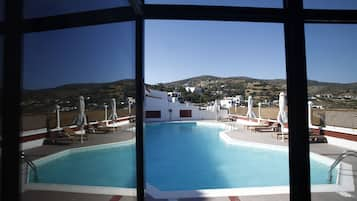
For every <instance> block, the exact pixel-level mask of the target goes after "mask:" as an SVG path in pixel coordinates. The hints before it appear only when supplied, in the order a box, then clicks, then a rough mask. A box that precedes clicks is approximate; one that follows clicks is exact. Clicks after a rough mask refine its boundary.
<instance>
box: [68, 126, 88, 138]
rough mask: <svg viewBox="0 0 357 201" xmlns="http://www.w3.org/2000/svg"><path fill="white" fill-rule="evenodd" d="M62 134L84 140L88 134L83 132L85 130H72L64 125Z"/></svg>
mask: <svg viewBox="0 0 357 201" xmlns="http://www.w3.org/2000/svg"><path fill="white" fill-rule="evenodd" d="M63 134H64V135H67V136H68V137H69V136H72V137H75V138H78V139H80V140H81V141H82V140H83V139H84V140H88V134H87V133H86V132H85V130H83V131H82V130H80V131H73V130H72V129H71V128H68V127H65V128H63Z"/></svg>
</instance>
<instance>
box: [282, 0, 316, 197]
mask: <svg viewBox="0 0 357 201" xmlns="http://www.w3.org/2000/svg"><path fill="white" fill-rule="evenodd" d="M284 8H285V9H286V10H287V12H288V20H287V22H286V23H285V25H284V31H285V52H286V70H287V93H288V109H289V113H288V118H289V167H290V168H289V171H290V200H291V201H300V200H305V201H309V200H311V191H310V161H309V160H310V159H309V141H308V137H309V136H308V125H307V77H306V55H305V35H304V34H305V32H304V20H303V15H302V11H303V10H302V9H303V6H302V0H285V1H284Z"/></svg>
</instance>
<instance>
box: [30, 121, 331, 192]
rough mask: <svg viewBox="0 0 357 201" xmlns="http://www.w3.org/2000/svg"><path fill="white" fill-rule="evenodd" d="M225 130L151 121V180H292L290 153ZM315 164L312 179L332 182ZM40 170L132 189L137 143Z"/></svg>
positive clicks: (46, 178)
mask: <svg viewBox="0 0 357 201" xmlns="http://www.w3.org/2000/svg"><path fill="white" fill-rule="evenodd" d="M222 130H223V129H221V128H218V127H212V126H203V125H197V124H196V123H160V124H147V125H146V126H145V148H144V151H145V177H146V182H148V183H150V184H151V185H153V186H155V187H157V188H159V189H160V190H196V189H212V188H238V187H263V186H280V185H288V184H289V163H288V153H287V152H284V151H271V150H266V149H258V148H251V147H244V146H237V145H229V144H226V143H225V142H223V141H222V140H221V139H220V137H219V135H218V134H219V132H220V131H222ZM310 163H311V183H312V184H327V183H328V180H327V171H328V167H327V166H326V165H324V164H322V163H320V162H318V161H316V160H311V162H310ZM38 172H39V180H38V182H40V183H58V184H75V185H89V186H114V187H129V188H132V187H135V145H134V144H132V145H124V146H119V147H113V148H105V149H100V150H93V151H86V152H81V153H73V154H71V155H68V156H64V157H61V158H58V159H55V160H52V161H50V162H48V163H45V164H43V165H40V166H39V167H38ZM31 180H32V181H33V175H32V174H31Z"/></svg>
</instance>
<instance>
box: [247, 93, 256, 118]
mask: <svg viewBox="0 0 357 201" xmlns="http://www.w3.org/2000/svg"><path fill="white" fill-rule="evenodd" d="M247 117H248V118H249V119H250V118H256V117H257V116H256V115H255V113H254V112H253V98H252V96H248V111H247Z"/></svg>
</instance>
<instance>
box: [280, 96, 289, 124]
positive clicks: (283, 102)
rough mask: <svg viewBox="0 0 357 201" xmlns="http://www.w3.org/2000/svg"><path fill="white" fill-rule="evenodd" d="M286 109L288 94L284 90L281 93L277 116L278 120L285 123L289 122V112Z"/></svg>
mask: <svg viewBox="0 0 357 201" xmlns="http://www.w3.org/2000/svg"><path fill="white" fill-rule="evenodd" d="M285 109H286V96H285V93H284V92H280V94H279V113H278V116H277V120H278V122H279V123H280V124H281V125H283V124H284V123H287V122H288V114H287V112H285Z"/></svg>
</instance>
